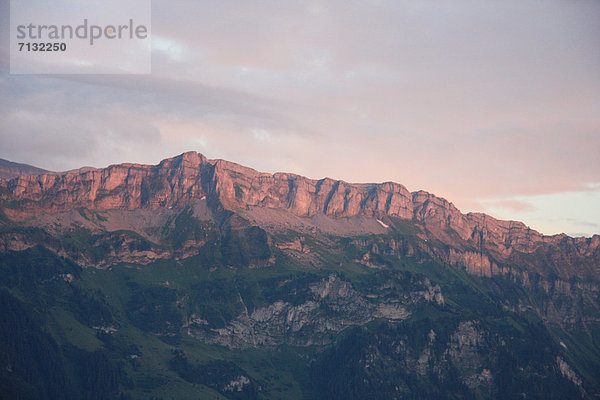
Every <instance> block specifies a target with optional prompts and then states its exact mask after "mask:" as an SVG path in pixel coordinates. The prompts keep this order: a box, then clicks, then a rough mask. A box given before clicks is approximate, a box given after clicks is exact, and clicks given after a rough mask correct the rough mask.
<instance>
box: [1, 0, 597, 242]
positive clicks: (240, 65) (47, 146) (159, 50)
mask: <svg viewBox="0 0 600 400" xmlns="http://www.w3.org/2000/svg"><path fill="white" fill-rule="evenodd" d="M288 3H290V2H280V1H272V2H267V1H252V2H238V1H223V0H221V1H177V2H168V1H153V2H152V7H153V10H152V18H153V19H152V40H153V55H152V71H153V72H152V74H151V75H148V76H143V75H138V76H125V75H121V76H119V75H114V76H108V75H104V76H102V75H97V76H94V75H87V76H86V75H81V76H42V75H38V76H17V75H9V73H8V71H9V69H8V66H9V60H8V42H7V39H6V38H7V37H8V33H7V29H8V28H7V25H8V21H9V15H8V14H9V8H8V4H9V3H8V1H7V0H2V1H1V8H0V13H1V19H0V33H1V35H2V38H3V42H2V44H1V45H2V49H0V50H1V53H0V54H1V55H0V57H1V66H0V96H1V97H0V158H6V159H9V160H12V161H18V162H25V163H29V164H33V165H36V166H39V167H43V168H47V169H51V170H66V169H72V168H77V167H80V166H83V165H92V166H97V167H101V166H105V165H108V164H110V163H118V162H126V161H127V162H129V161H131V162H142V163H157V162H158V161H160V160H161V159H163V158H166V157H170V156H173V155H176V154H179V153H181V152H184V151H188V150H196V151H199V152H201V153H204V154H205V155H206V156H207V157H209V158H224V159H228V160H231V161H235V162H238V163H241V164H244V165H248V166H251V167H253V168H256V169H259V170H263V171H268V172H275V171H289V172H296V173H299V174H303V175H307V176H309V177H312V178H321V177H324V176H330V177H333V178H339V179H344V180H348V181H355V182H356V181H368V182H381V181H389V180H391V181H396V182H400V183H402V184H404V185H406V186H407V187H408V188H409V190H417V189H425V190H428V191H430V192H433V193H435V194H437V195H440V196H443V197H446V198H447V199H449V200H450V201H452V202H454V203H455V204H456V205H457V206H458V207H459V208H461V209H462V210H463V211H486V212H490V213H491V214H492V215H495V216H497V217H502V218H508V219H519V220H524V222H526V223H527V224H529V225H531V226H532V227H533V228H534V229H538V230H540V231H542V232H544V233H548V234H552V233H559V232H567V233H571V234H585V235H589V234H592V233H600V207H598V206H599V205H600V156H599V153H600V23H598V21H600V2H598V1H578V0H571V1H544V2H541V1H527V0H525V1H522V0H520V1H446V2H438V1H398V0H394V1H383V0H382V1H375V0H374V1H360V2H352V1H326V2H317V1H313V2H311V1H298V2H294V3H293V4H288ZM107 56H110V55H107Z"/></svg>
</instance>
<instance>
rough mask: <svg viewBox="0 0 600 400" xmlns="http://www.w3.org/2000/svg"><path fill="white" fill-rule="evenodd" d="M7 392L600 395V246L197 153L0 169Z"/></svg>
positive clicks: (599, 241)
mask: <svg viewBox="0 0 600 400" xmlns="http://www.w3.org/2000/svg"><path fill="white" fill-rule="evenodd" d="M0 276H1V277H2V279H1V282H0V301H2V309H3V310H4V311H3V312H2V313H1V314H2V326H3V328H2V331H3V333H0V369H1V372H0V382H1V384H0V395H2V397H3V398H163V399H167V398H178V399H181V398H230V399H245V398H253V399H254V398H256V399H262V398H267V399H275V398H285V399H294V398H298V399H313V398H315V399H321V398H322V399H354V398H356V399H358V398H360V399H366V398H372V399H379V398H381V399H394V398H398V399H400V398H415V399H426V398H427V399H428V398H455V399H470V398H473V399H488V398H557V399H564V398H585V399H588V398H589V399H592V398H597V397H600V342H599V341H600V236H599V235H594V236H592V237H590V238H585V237H579V238H572V237H569V236H567V235H564V234H561V235H554V236H546V235H543V234H541V233H539V232H536V231H535V230H532V229H530V228H528V227H527V226H526V225H525V224H523V223H521V222H516V221H502V220H498V219H495V218H493V217H491V216H489V215H486V214H482V213H467V214H463V213H462V212H460V211H459V210H458V209H457V208H456V207H455V206H454V205H453V204H452V203H450V202H448V201H446V200H445V199H443V198H440V197H437V196H435V195H433V194H431V193H427V192H424V191H416V192H410V191H408V190H407V189H406V188H405V187H404V186H402V185H401V184H398V183H393V182H386V183H377V184H375V183H373V184H354V183H347V182H344V181H340V180H334V179H329V178H325V179H320V180H313V179H309V178H305V177H302V176H299V175H295V174H289V173H276V174H268V173H261V172H258V171H255V170H253V169H251V168H247V167H243V166H241V165H238V164H235V163H232V162H228V161H224V160H209V159H207V158H206V157H204V156H203V155H201V154H198V153H196V152H188V153H184V154H181V155H179V156H177V157H173V158H169V159H166V160H163V161H162V162H160V163H159V164H158V165H140V164H119V165H111V166H109V167H106V168H102V169H96V168H90V167H86V168H82V169H78V170H72V171H67V172H49V171H45V170H42V169H39V168H35V167H31V166H26V165H24V164H15V163H11V162H8V161H4V160H2V161H1V162H0Z"/></svg>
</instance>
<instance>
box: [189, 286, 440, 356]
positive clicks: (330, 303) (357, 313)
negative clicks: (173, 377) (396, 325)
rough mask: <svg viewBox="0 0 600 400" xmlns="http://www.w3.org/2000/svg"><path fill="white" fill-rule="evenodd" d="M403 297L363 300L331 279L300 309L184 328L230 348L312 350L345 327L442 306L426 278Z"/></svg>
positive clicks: (276, 307)
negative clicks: (416, 306)
mask: <svg viewBox="0 0 600 400" xmlns="http://www.w3.org/2000/svg"><path fill="white" fill-rule="evenodd" d="M416 286H422V289H424V290H413V292H411V293H406V294H405V296H403V297H396V298H390V296H384V295H380V296H369V298H367V297H365V296H363V294H361V293H360V292H358V291H356V290H355V289H354V288H353V287H352V285H351V284H350V283H349V282H347V281H344V280H342V279H340V278H339V277H338V276H337V275H330V276H329V278H328V279H325V280H322V281H319V282H316V283H313V284H312V285H311V286H310V292H311V294H312V296H311V297H310V299H308V300H307V301H305V302H303V303H301V304H297V305H294V304H291V303H289V302H286V301H276V302H274V303H272V304H270V305H268V306H266V307H261V308H258V309H256V310H254V311H252V312H251V313H248V312H247V311H245V312H243V313H242V314H241V315H239V316H238V317H237V318H235V319H234V320H233V321H231V322H230V323H229V324H228V325H227V326H226V327H224V328H218V329H210V328H209V327H208V326H207V323H206V321H205V320H203V319H202V318H201V316H200V317H198V316H197V317H196V318H195V320H192V321H191V322H190V323H189V324H187V326H186V328H187V332H188V334H189V335H191V336H193V337H196V338H198V339H201V340H203V341H206V342H208V343H214V344H219V345H223V346H227V347H229V348H248V347H274V346H278V345H281V344H289V345H294V346H311V345H315V344H318V345H322V344H326V343H330V342H331V340H332V338H333V337H335V334H336V333H337V332H340V331H342V330H344V329H346V328H347V327H349V326H359V325H364V324H366V323H368V322H370V321H373V320H375V319H377V318H382V319H385V320H388V321H401V320H404V319H406V318H407V317H408V316H409V315H410V311H409V310H408V308H409V307H410V306H411V305H413V304H417V303H423V302H425V303H434V304H438V305H442V304H443V303H444V299H443V296H442V293H441V291H440V288H439V286H437V285H436V286H432V285H431V283H430V282H429V280H428V279H427V278H425V279H424V281H423V282H420V285H416Z"/></svg>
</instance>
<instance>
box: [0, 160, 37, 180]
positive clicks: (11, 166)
mask: <svg viewBox="0 0 600 400" xmlns="http://www.w3.org/2000/svg"><path fill="white" fill-rule="evenodd" d="M46 172H48V171H46V170H45V169H41V168H37V167H34V166H31V165H27V164H19V163H15V162H12V161H8V160H3V159H1V158H0V179H12V178H15V177H17V176H19V175H41V174H44V173H46Z"/></svg>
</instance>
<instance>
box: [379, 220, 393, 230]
mask: <svg viewBox="0 0 600 400" xmlns="http://www.w3.org/2000/svg"><path fill="white" fill-rule="evenodd" d="M377 222H379V224H380V225H381V226H383V227H384V228H386V229H387V228H389V227H390V226H389V225H387V224H385V223H384V222H383V221H381V220H377Z"/></svg>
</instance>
